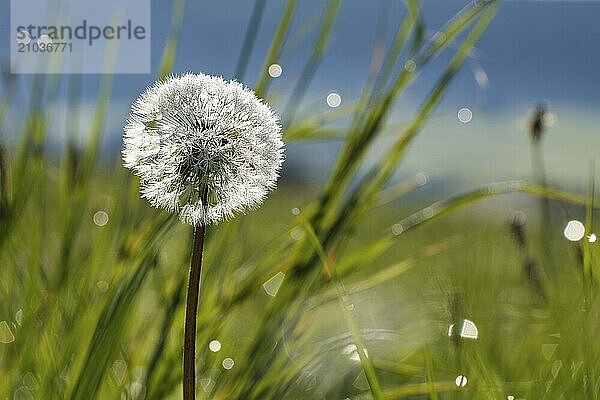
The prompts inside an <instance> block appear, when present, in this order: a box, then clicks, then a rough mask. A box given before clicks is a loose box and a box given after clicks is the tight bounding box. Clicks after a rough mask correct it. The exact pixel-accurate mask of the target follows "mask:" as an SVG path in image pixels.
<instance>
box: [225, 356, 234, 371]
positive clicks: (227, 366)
mask: <svg viewBox="0 0 600 400" xmlns="http://www.w3.org/2000/svg"><path fill="white" fill-rule="evenodd" d="M234 365H235V361H233V359H232V358H229V357H227V358H226V359H224V360H223V368H225V369H231V368H233V366H234Z"/></svg>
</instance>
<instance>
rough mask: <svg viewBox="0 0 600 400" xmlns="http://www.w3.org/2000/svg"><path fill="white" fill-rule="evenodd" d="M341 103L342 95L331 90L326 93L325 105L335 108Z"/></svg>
mask: <svg viewBox="0 0 600 400" xmlns="http://www.w3.org/2000/svg"><path fill="white" fill-rule="evenodd" d="M340 104H342V96H340V95H339V93H336V92H331V93H329V94H328V95H327V105H328V106H329V107H331V108H336V107H338V106H339V105H340Z"/></svg>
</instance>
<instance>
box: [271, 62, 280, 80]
mask: <svg viewBox="0 0 600 400" xmlns="http://www.w3.org/2000/svg"><path fill="white" fill-rule="evenodd" d="M282 72H283V68H281V65H279V64H271V65H269V75H270V76H271V78H279V77H280V76H281V73H282Z"/></svg>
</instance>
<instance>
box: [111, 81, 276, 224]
mask: <svg viewBox="0 0 600 400" xmlns="http://www.w3.org/2000/svg"><path fill="white" fill-rule="evenodd" d="M122 155H123V164H124V165H125V167H127V168H129V169H131V170H132V171H133V173H134V174H135V175H137V176H138V177H139V178H140V191H141V195H142V197H144V198H146V199H147V200H148V201H149V202H150V204H152V205H153V206H155V207H159V208H164V209H167V210H169V211H173V212H178V213H179V217H180V219H181V220H182V221H183V222H185V223H188V224H191V225H209V224H213V223H217V222H218V221H221V220H223V219H229V218H232V217H233V216H234V215H235V214H237V213H243V212H245V211H247V210H249V209H253V208H256V207H257V206H258V205H260V204H261V203H262V201H263V200H264V199H265V197H266V195H267V193H268V192H269V191H270V190H271V189H273V188H274V187H275V184H276V181H277V178H278V176H279V171H280V168H281V164H282V162H283V158H284V156H283V141H282V140H281V126H280V122H279V118H278V117H277V115H275V114H274V113H273V111H272V110H271V109H270V108H269V106H267V105H266V104H265V103H263V102H262V101H261V100H260V99H258V98H257V97H256V96H255V94H254V92H252V91H251V90H250V89H247V88H246V87H244V86H243V85H242V84H241V83H238V82H235V81H225V80H224V79H223V78H220V77H214V76H208V75H204V74H192V73H190V74H185V75H182V76H170V77H168V78H166V79H164V80H162V81H158V82H157V83H155V84H154V85H153V86H151V87H150V88H148V89H147V90H146V91H145V92H144V93H143V94H142V95H141V96H140V97H139V98H138V99H137V100H136V101H135V102H134V103H133V106H132V107H131V113H130V114H129V118H128V120H127V123H126V124H125V127H124V136H123V152H122ZM204 199H206V201H204Z"/></svg>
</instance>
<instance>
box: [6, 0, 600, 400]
mask: <svg viewBox="0 0 600 400" xmlns="http://www.w3.org/2000/svg"><path fill="white" fill-rule="evenodd" d="M339 3H340V2H337V1H330V2H327V3H326V4H325V5H324V8H323V19H322V21H320V23H318V24H316V25H315V26H314V29H315V30H316V32H320V34H319V35H317V41H316V42H315V43H314V51H313V52H312V54H311V56H310V58H309V59H308V60H307V61H306V64H305V67H304V69H303V71H304V72H303V73H302V75H301V76H302V77H301V78H300V81H299V82H300V83H299V84H298V86H297V88H298V89H296V90H293V93H292V98H291V100H290V104H300V103H301V99H302V97H303V96H304V90H305V88H304V87H305V86H307V85H309V84H310V82H311V80H312V76H313V75H314V74H315V73H316V71H317V69H318V65H319V63H320V60H321V59H322V57H324V56H326V47H327V43H328V40H329V35H330V32H331V29H332V27H333V26H334V24H335V22H336V16H337V11H338V7H339V6H340V4H339ZM296 6H297V1H295V0H290V1H288V2H287V6H286V7H285V8H284V11H283V14H282V18H281V21H280V24H279V26H278V28H277V30H276V33H275V38H274V40H273V43H272V45H271V48H270V49H269V50H268V52H267V57H266V60H265V63H264V65H265V68H263V72H262V74H261V76H259V77H258V78H257V84H256V89H257V91H258V92H259V93H261V94H262V95H263V96H266V97H267V98H268V99H269V98H277V96H278V94H277V93H275V92H272V91H271V92H270V91H269V82H270V78H269V77H268V75H267V74H266V70H267V68H266V67H267V66H268V65H270V64H271V63H272V62H276V61H279V58H280V57H281V56H282V54H283V52H282V48H283V46H284V45H285V43H286V38H287V37H288V36H289V35H292V34H297V33H296V32H290V28H291V26H292V21H293V20H294V15H295V11H296ZM406 6H407V10H408V11H407V15H406V17H405V19H404V21H403V22H402V24H400V25H399V27H398V32H397V34H396V35H395V38H394V41H393V43H392V45H391V48H390V49H389V51H388V53H387V55H386V57H385V58H384V60H383V63H382V67H381V69H380V70H379V71H378V72H376V73H375V75H374V76H372V77H366V79H365V85H364V88H363V95H362V97H361V98H360V99H359V100H358V101H357V102H356V103H354V104H351V105H349V106H347V107H346V108H345V109H341V110H332V111H331V112H329V113H327V114H324V115H317V116H308V117H305V116H303V115H302V113H301V112H300V113H294V115H293V116H292V115H284V116H283V118H284V121H286V131H285V137H286V141H288V142H292V141H294V140H315V139H317V140H318V139H323V138H329V137H336V138H338V139H339V140H341V141H342V148H341V151H340V154H339V156H338V158H337V160H336V162H335V164H334V166H333V167H332V170H331V171H330V174H329V177H328V178H327V180H326V182H325V184H324V185H323V187H314V186H311V187H305V186H297V185H295V184H293V183H283V184H282V185H281V186H280V188H279V189H278V190H277V191H275V192H273V193H272V194H271V196H270V198H269V199H268V200H267V201H266V202H265V204H264V205H263V206H262V207H261V208H260V209H259V210H257V211H255V212H252V213H250V214H248V215H246V216H239V217H237V218H236V219H234V220H232V221H230V222H226V223H222V224H220V225H218V226H217V227H211V228H210V229H209V230H208V233H207V238H208V242H207V247H206V252H205V262H204V267H203V276H202V286H201V293H200V297H201V298H200V306H199V314H200V315H199V317H198V339H197V349H198V351H197V363H198V367H197V371H198V385H197V386H198V396H199V397H200V398H207V399H208V398H210V399H307V398H310V399H344V398H350V399H371V398H373V399H399V398H414V399H454V398H461V399H481V398H498V399H506V398H507V397H508V396H511V395H512V396H515V398H516V399H538V398H550V399H559V398H564V399H579V398H581V399H583V398H585V399H597V398H598V397H599V396H600V393H599V392H600V383H599V380H598V379H599V374H600V365H599V363H598V362H597V361H596V360H598V359H600V344H599V342H598V341H595V340H594V332H596V331H598V329H599V328H600V319H599V318H598V311H597V310H598V306H600V304H599V302H600V300H599V297H598V295H597V286H598V276H600V271H598V268H599V267H598V263H597V262H596V259H597V257H598V251H597V249H596V247H595V245H594V244H590V243H587V242H586V241H585V240H584V241H583V242H581V243H571V242H568V241H566V240H565V239H564V238H563V237H562V228H563V226H564V223H565V222H566V220H565V221H563V219H564V217H558V216H555V217H554V219H553V220H552V221H545V223H544V224H540V221H539V219H538V218H536V215H537V214H538V211H539V210H538V209H537V207H538V203H535V202H532V203H531V204H532V205H531V206H530V207H529V208H526V209H524V212H525V213H526V214H527V215H528V216H529V218H528V220H527V222H526V224H525V225H524V226H521V227H514V226H513V227H511V226H510V224H509V223H508V221H510V216H511V213H512V207H511V206H510V204H513V203H511V202H512V201H516V200H519V201H521V200H522V199H523V198H542V199H548V201H550V202H551V204H552V205H554V206H556V207H559V206H560V207H562V208H564V209H565V210H566V211H565V215H567V216H568V217H570V218H574V219H575V218H576V219H579V220H582V221H585V223H586V226H587V232H588V234H589V233H590V232H593V230H594V229H593V228H594V226H595V221H594V218H593V215H594V209H595V208H594V207H595V206H596V205H597V204H598V203H597V202H594V201H593V199H594V185H593V182H594V179H593V176H594V174H593V171H592V173H591V178H590V189H589V191H588V193H585V194H574V193H566V192H562V191H560V190H557V189H551V188H545V187H542V186H539V185H534V184H529V183H525V182H505V183H496V184H491V185H487V186H484V187H480V188H474V190H472V191H470V192H467V193H462V194H460V193H459V194H457V195H456V196H454V197H452V198H449V199H442V200H440V199H431V200H430V201H426V200H423V199H422V198H421V199H420V200H419V202H418V203H417V204H415V203H414V201H413V202H412V203H408V200H406V198H405V197H404V195H405V194H406V193H407V192H410V191H412V190H415V189H416V188H417V186H418V185H415V184H414V182H412V181H407V182H405V183H403V184H400V185H399V186H392V187H391V189H390V188H389V187H390V185H391V184H392V182H390V180H391V177H392V174H393V173H394V172H395V171H396V170H397V169H398V167H399V166H400V164H401V161H402V159H403V156H404V155H405V154H406V152H407V151H409V149H410V144H411V143H412V140H413V139H414V138H415V137H416V135H417V134H418V133H419V131H420V129H421V128H422V126H423V125H424V124H425V123H426V121H427V119H428V117H429V116H430V115H431V113H432V112H433V111H434V109H435V107H436V106H437V104H438V103H439V101H440V99H441V98H442V97H443V95H444V93H445V92H446V91H447V90H448V89H449V84H450V82H451V80H452V78H453V76H454V74H455V73H456V71H458V70H459V68H460V67H461V65H462V64H463V62H464V60H465V57H466V56H467V55H468V54H469V52H470V51H471V49H472V47H473V46H474V44H475V43H476V42H477V40H478V38H479V37H480V35H481V34H482V33H483V32H484V31H485V28H486V27H487V25H488V24H489V22H490V21H491V19H492V18H493V15H494V13H495V11H496V9H497V6H498V4H497V2H495V1H491V2H487V3H482V4H481V5H480V6H478V7H467V8H465V9H464V10H461V11H459V12H458V13H457V15H456V16H455V18H453V19H452V20H450V21H449V22H448V24H447V25H446V26H445V27H444V28H443V31H444V32H445V40H444V41H440V40H437V41H432V42H430V41H427V40H425V38H424V37H423V34H422V33H423V31H424V25H423V21H422V19H421V17H420V3H419V2H418V1H416V0H407V1H406ZM183 7H184V2H183V1H180V2H177V3H176V4H175V6H174V10H173V28H172V31H171V34H170V36H169V38H168V40H167V43H166V45H165V49H164V56H163V59H162V61H161V66H160V68H159V71H160V72H159V74H160V76H164V75H166V74H168V73H169V71H170V70H171V69H172V67H173V62H174V59H175V57H176V51H177V47H178V36H179V32H180V29H181V21H182V16H183ZM260 7H262V6H260ZM260 7H259V8H258V9H257V11H256V13H257V15H256V16H255V17H254V18H253V20H255V21H258V22H260V20H261V18H260V13H261V12H262V11H261V9H260ZM342 7H343V5H342ZM258 29H260V26H259V27H258ZM254 35H256V30H254V29H249V30H248V37H247V38H246V41H245V42H246V43H248V44H250V43H253V41H254ZM451 43H453V46H450V44H451ZM443 52H449V53H451V54H452V59H451V61H450V63H449V64H448V65H447V67H446V69H445V71H444V72H442V73H441V75H440V76H439V80H438V82H437V84H436V85H435V86H434V88H433V90H432V91H431V92H430V94H428V95H427V96H426V97H425V98H424V99H423V101H422V105H421V107H419V109H418V111H417V113H416V114H415V116H414V118H413V119H412V120H411V121H409V122H408V123H407V124H406V126H404V127H403V128H401V130H400V131H399V132H398V133H397V134H396V136H395V137H396V139H395V142H394V143H393V144H392V146H390V147H389V149H388V151H387V152H384V153H382V154H381V155H380V158H379V159H378V160H377V162H376V164H375V167H374V168H373V169H371V170H366V172H367V173H366V174H363V173H362V172H363V171H364V170H365V165H364V159H365V154H366V153H367V152H368V151H369V149H370V148H371V145H372V144H373V143H374V142H375V140H377V138H378V137H380V136H381V135H382V132H383V130H384V129H385V128H386V126H387V121H388V119H393V115H391V108H392V106H393V104H394V102H395V101H396V100H397V99H398V97H399V96H401V95H402V93H403V92H404V90H405V89H406V88H407V87H408V86H409V85H410V84H411V83H412V80H413V78H414V76H415V74H416V73H418V71H419V69H420V68H422V67H423V66H425V65H426V64H428V63H432V62H437V61H436V58H437V56H438V55H439V54H441V53H443ZM248 57H249V54H245V53H242V54H241V55H240V63H242V64H243V63H244V60H245V59H247V58H248ZM408 60H410V61H412V63H413V64H410V63H409V64H407V65H413V66H414V67H415V69H414V70H413V69H412V68H405V69H401V72H400V73H399V74H397V75H395V74H394V73H393V72H392V71H394V66H395V65H399V64H400V65H402V64H405V63H406V62H407V61H408ZM242 71H243V69H242ZM71 79H73V80H71V81H69V85H74V87H76V85H77V81H76V80H75V78H71ZM58 85H59V82H56V81H55V79H54V78H50V79H46V78H43V77H38V78H37V79H36V80H35V83H34V85H33V86H32V88H31V90H32V94H33V95H34V96H33V98H36V99H38V98H42V96H41V94H44V93H45V94H46V96H45V98H47V99H48V100H47V101H52V99H53V98H54V96H55V94H56V88H57V87H58ZM111 85H112V80H111V77H110V75H108V76H106V77H105V78H104V80H103V81H102V83H101V90H99V96H98V100H97V107H96V114H95V118H94V123H93V126H92V127H91V131H90V135H89V141H88V142H87V143H86V144H85V145H84V147H83V148H77V147H76V146H74V145H73V144H72V143H67V145H66V146H65V147H66V148H65V151H64V153H63V157H61V159H60V161H59V162H56V161H55V160H52V159H51V158H50V157H49V156H47V152H46V150H45V148H44V143H45V135H46V126H47V119H46V118H47V116H46V115H45V113H44V112H43V110H44V107H45V105H46V103H43V104H36V103H32V104H31V107H30V109H29V111H28V118H27V119H26V124H25V126H24V127H23V131H22V134H21V136H20V140H21V143H20V145H19V146H18V147H17V148H8V147H6V145H5V143H2V144H1V145H2V152H0V166H1V170H0V171H1V174H0V189H1V190H0V271H1V272H0V299H1V300H2V301H1V302H0V376H1V377H2V379H0V398H18V399H22V398H41V399H54V398H60V399H62V398H69V399H91V398H100V399H114V398H126V399H143V398H148V399H177V398H181V379H182V377H181V364H182V345H183V315H184V309H183V304H184V301H183V300H184V298H185V296H184V290H185V286H186V279H187V269H188V265H189V258H190V249H191V233H192V232H191V228H190V227H189V226H184V225H182V224H180V223H179V222H177V221H176V219H175V218H173V217H171V216H169V215H168V214H166V213H162V212H159V211H157V210H154V209H152V208H150V207H149V206H148V205H147V204H146V202H145V201H143V200H141V199H140V198H139V194H138V188H137V182H136V180H135V179H134V178H133V177H132V176H130V175H129V173H128V172H127V171H125V170H124V169H123V168H122V167H121V166H120V165H119V162H118V161H116V160H115V162H114V164H112V165H111V164H106V163H104V164H100V163H98V162H97V152H98V145H99V143H100V140H101V133H102V131H103V129H102V128H103V125H104V121H105V119H106V118H107V116H106V105H107V104H108V101H109V99H110V96H111V95H110V92H111ZM2 104H10V99H6V100H3V102H2ZM72 104H76V99H74V100H73V102H72ZM75 111H76V110H74V112H75ZM4 114H5V108H4V106H3V107H2V113H0V118H1V117H2V116H3V115H4ZM348 115H351V116H352V118H351V122H350V124H349V125H348V126H346V127H340V126H341V125H340V124H337V123H336V122H337V121H339V120H341V119H344V118H345V117H346V116H348ZM292 117H293V118H292ZM503 201H506V203H503ZM507 204H508V205H507ZM293 208H298V209H299V210H300V211H301V212H300V214H299V215H295V214H297V213H292V212H291V210H292V209H293ZM415 209H417V210H419V211H416V212H411V211H409V210H415ZM99 210H102V211H105V212H107V214H108V216H109V220H108V223H107V224H106V225H104V226H97V225H96V224H95V223H94V221H93V217H94V214H95V213H96V212H97V211H99ZM542 226H543V227H544V229H546V230H547V232H544V233H545V234H544V235H540V229H541V227H542ZM515 229H521V231H520V232H521V234H522V237H524V238H525V240H524V242H523V243H524V244H522V245H519V242H518V241H517V240H516V239H515V236H514V235H515ZM540 238H545V239H544V240H543V241H542V240H541V239H540ZM548 259H550V260H552V262H551V263H546V262H544V260H548ZM532 271H533V272H532ZM281 273H283V274H285V278H284V279H283V282H282V284H281V286H280V287H279V288H278V290H277V293H276V296H274V297H273V296H269V295H268V294H267V293H266V291H265V289H264V288H263V284H264V283H265V282H268V281H269V279H271V278H272V277H274V276H281ZM277 274H279V275H277ZM271 289H273V288H271ZM271 293H272V292H271ZM464 319H468V320H470V321H473V322H474V323H475V324H476V326H477V328H478V333H479V336H478V338H477V339H476V340H473V339H466V338H461V337H459V336H457V335H453V336H448V334H447V333H448V328H449V326H450V325H451V324H455V332H456V331H457V330H458V329H459V328H460V326H461V324H462V321H463V320H464ZM213 340H218V341H219V342H220V343H221V346H222V347H221V349H220V350H219V351H218V352H212V351H210V350H209V347H208V345H209V343H210V342H211V341H213ZM227 357H230V358H232V359H233V360H234V362H235V365H234V366H233V367H232V368H231V369H229V370H226V369H224V368H223V365H222V362H223V360H224V359H225V358H227ZM458 375H464V376H466V377H467V379H468V383H467V385H466V386H465V387H462V388H461V387H458V386H457V385H456V384H455V379H456V377H457V376H458Z"/></svg>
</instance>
